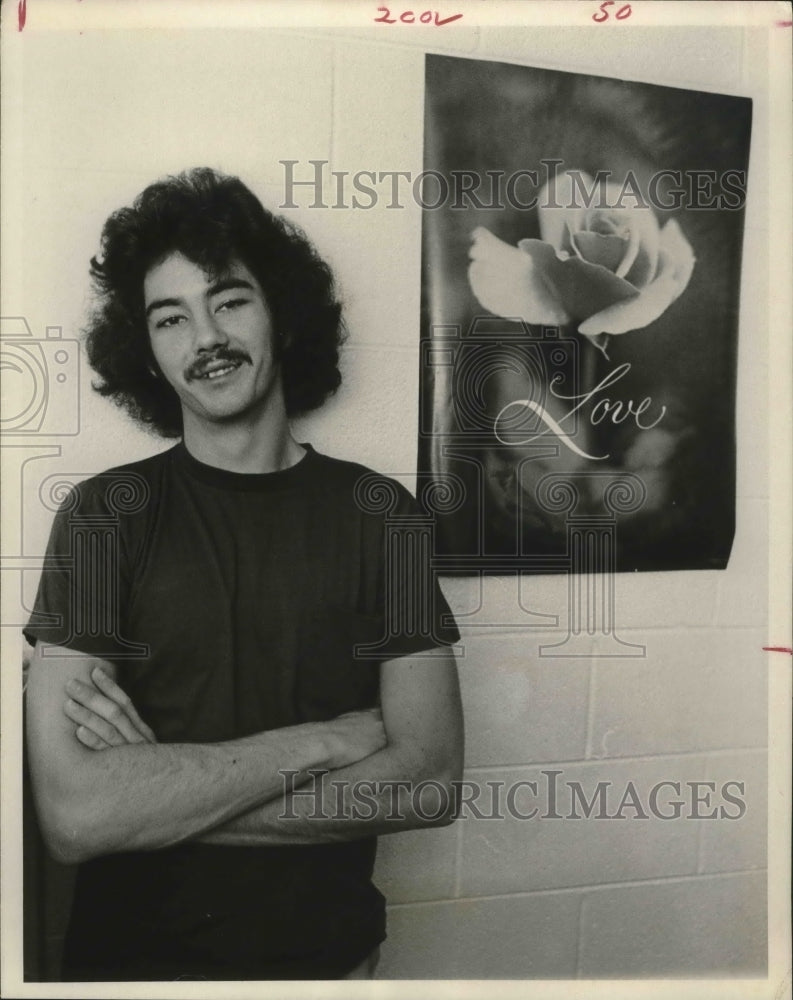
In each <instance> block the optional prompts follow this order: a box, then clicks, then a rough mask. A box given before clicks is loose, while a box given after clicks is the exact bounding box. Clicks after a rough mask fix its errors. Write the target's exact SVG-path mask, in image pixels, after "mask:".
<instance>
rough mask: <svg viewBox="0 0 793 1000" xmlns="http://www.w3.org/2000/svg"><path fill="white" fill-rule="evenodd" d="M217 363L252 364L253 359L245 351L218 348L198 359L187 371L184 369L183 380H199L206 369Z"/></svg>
mask: <svg viewBox="0 0 793 1000" xmlns="http://www.w3.org/2000/svg"><path fill="white" fill-rule="evenodd" d="M218 361H225V362H227V363H228V364H235V365H242V364H249V365H252V364H253V359H252V358H251V356H250V355H249V354H248V353H247V352H246V351H238V350H235V349H234V348H232V347H219V348H218V349H217V350H216V351H213V352H212V353H211V354H206V355H203V356H202V357H200V358H198V359H197V360H196V361H194V362H193V363H192V364H191V365H190V366H189V367H188V368H187V369H185V379H187V380H188V381H189V380H191V379H196V378H201V376H202V375H205V374H206V372H207V369H208V368H210V366H212V365H215V364H217V363H218Z"/></svg>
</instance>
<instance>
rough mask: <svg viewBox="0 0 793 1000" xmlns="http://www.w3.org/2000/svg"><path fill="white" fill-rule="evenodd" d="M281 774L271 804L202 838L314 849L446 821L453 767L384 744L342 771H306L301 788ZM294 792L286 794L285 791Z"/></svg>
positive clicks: (289, 775)
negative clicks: (278, 790)
mask: <svg viewBox="0 0 793 1000" xmlns="http://www.w3.org/2000/svg"><path fill="white" fill-rule="evenodd" d="M294 777H295V776H294V772H293V770H292V769H289V770H287V771H285V772H284V775H283V778H282V784H281V791H282V792H284V793H285V794H283V795H282V796H280V797H279V798H278V799H272V800H270V801H268V802H267V803H265V804H264V805H260V806H257V807H255V808H253V809H251V810H248V811H247V812H245V813H242V814H240V815H239V816H237V817H236V818H234V819H232V820H230V821H228V822H226V823H223V824H222V825H220V826H218V827H216V828H215V829H213V830H210V831H208V832H206V833H202V834H201V835H200V836H199V837H198V838H197V839H199V840H201V841H202V842H204V843H211V844H224V845H230V846H265V845H276V844H292V845H296V844H316V843H332V842H335V841H346V840H358V839H360V838H362V837H372V836H381V835H384V834H388V833H399V832H401V831H404V830H414V829H417V828H419V827H427V826H445V825H447V824H448V823H450V822H451V821H452V819H453V818H454V788H453V780H454V779H455V778H456V777H457V769H456V767H454V766H450V765H449V766H447V765H446V764H445V763H444V764H436V765H435V766H431V765H428V764H427V763H426V762H421V761H420V759H419V754H418V753H412V752H408V753H406V752H404V750H400V749H399V748H395V747H391V746H387V747H385V748H384V749H383V750H380V751H379V752H378V753H375V754H372V755H371V756H370V757H367V758H366V759H365V760H362V761H359V762H358V763H356V764H353V765H351V766H349V767H344V768H340V769H338V770H335V771H330V772H327V773H323V774H316V773H314V774H312V776H311V780H310V781H309V782H307V783H306V784H304V785H303V786H302V787H301V788H298V787H297V783H296V781H294ZM292 789H294V790H292Z"/></svg>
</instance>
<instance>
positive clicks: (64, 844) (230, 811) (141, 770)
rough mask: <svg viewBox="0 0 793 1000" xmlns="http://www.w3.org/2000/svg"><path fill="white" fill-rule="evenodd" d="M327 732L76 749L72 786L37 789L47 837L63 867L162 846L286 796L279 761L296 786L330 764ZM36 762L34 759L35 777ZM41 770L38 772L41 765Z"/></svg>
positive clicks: (50, 783) (296, 730) (46, 784)
mask: <svg viewBox="0 0 793 1000" xmlns="http://www.w3.org/2000/svg"><path fill="white" fill-rule="evenodd" d="M328 736H329V729H328V727H327V725H326V724H315V723H308V724H305V725H298V726H291V727H287V728H284V729H278V730H272V731H270V732H266V733H260V734H257V735H256V736H250V737H246V738H244V739H240V740H234V741H230V742H228V743H219V744H148V743H146V744H135V745H127V746H119V747H112V748H110V749H108V750H106V751H104V752H102V753H95V752H93V751H91V750H88V749H85V748H82V747H79V746H78V745H77V742H76V741H74V752H75V753H76V754H79V756H80V758H81V759H80V761H79V766H78V767H76V768H75V769H74V773H73V777H72V778H71V779H67V780H62V779H63V774H62V773H61V774H60V775H58V778H59V779H61V780H57V781H56V780H54V776H53V775H52V774H49V775H47V774H43V775H42V776H41V780H40V781H39V782H38V783H37V784H38V785H39V788H40V794H39V803H40V810H41V813H42V819H43V822H44V826H45V830H47V828H49V829H48V832H49V833H50V837H49V840H50V843H51V845H52V847H53V850H54V852H55V853H56V854H57V855H58V856H59V857H60V858H61V860H64V861H72V862H75V861H81V860H85V859H86V858H87V857H92V856H94V855H98V854H107V853H113V852H116V851H126V850H146V849H156V848H162V847H167V846H169V845H171V844H174V843H177V842H179V841H182V840H185V839H188V838H190V837H192V836H195V835H196V834H199V833H201V832H202V831H204V830H207V829H209V828H211V827H215V826H217V825H218V824H221V823H224V822H226V821H228V820H230V819H231V818H232V817H234V816H236V815H237V814H239V813H240V812H245V811H248V810H250V809H252V808H253V807H255V806H259V805H261V804H262V803H264V802H266V801H267V800H268V799H271V798H273V797H274V796H278V797H279V798H280V796H281V795H282V793H283V781H282V778H281V776H280V774H279V769H280V768H283V767H284V766H285V764H286V763H288V765H289V766H290V767H292V768H294V769H295V770H296V771H297V772H298V775H297V778H296V780H297V781H298V782H300V781H303V780H305V779H306V777H307V776H308V770H309V769H310V768H313V767H325V766H328V762H329V761H331V760H332V759H333V757H332V754H331V750H330V740H329V739H328ZM37 763H38V762H37V761H36V760H35V759H32V766H33V771H34V779H35V777H36V771H37ZM38 770H41V768H40V767H39V768H38Z"/></svg>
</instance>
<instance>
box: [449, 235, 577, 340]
mask: <svg viewBox="0 0 793 1000" xmlns="http://www.w3.org/2000/svg"><path fill="white" fill-rule="evenodd" d="M472 237H473V243H472V245H471V249H470V252H469V255H470V257H471V265H470V266H469V268H468V280H469V282H470V283H471V289H472V290H473V293H474V295H475V296H476V297H477V299H478V300H479V302H480V304H481V305H483V306H484V307H485V309H489V310H490V312H492V313H495V314H496V316H504V317H506V318H520V319H522V320H523V321H524V322H526V323H538V324H543V325H546V326H559V325H561V324H563V323H567V322H568V321H569V319H570V317H569V316H568V315H567V313H566V312H565V310H564V307H563V306H562V305H561V303H560V302H559V301H558V299H557V298H556V296H555V295H554V294H553V291H552V290H551V289H550V288H549V287H548V285H547V283H546V281H545V278H544V274H545V271H546V269H547V258H548V257H550V259H551V260H554V261H555V260H556V255H555V253H554V251H553V248H552V247H550V246H548V244H542V246H543V247H544V248H545V251H544V253H543V254H537V255H536V257H530V256H529V255H528V254H525V253H523V252H522V251H521V250H519V249H518V248H517V247H513V246H510V245H509V244H508V243H505V242H504V241H503V240H500V239H499V238H498V237H497V236H494V235H493V234H492V233H491V232H490V231H489V230H488V229H485V228H484V227H483V226H478V227H477V228H476V229H475V230H474V231H473V233H472ZM537 242H539V241H537Z"/></svg>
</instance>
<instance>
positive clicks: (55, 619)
mask: <svg viewBox="0 0 793 1000" xmlns="http://www.w3.org/2000/svg"><path fill="white" fill-rule="evenodd" d="M104 492H105V490H104V489H103V488H102V486H101V484H97V483H96V482H94V481H93V480H87V481H86V482H84V483H80V484H78V485H77V486H74V487H72V489H71V490H70V491H69V493H68V495H67V496H66V498H65V500H64V501H63V502H62V504H61V506H60V508H59V509H58V511H57V513H56V515H55V519H54V521H53V525H52V529H51V531H50V537H49V542H48V544H47V551H46V555H45V558H44V564H43V567H42V572H41V579H40V581H39V586H38V591H37V594H36V600H35V604H34V606H33V611H32V612H31V615H30V618H29V620H28V623H27V625H26V626H25V628H24V629H23V632H24V635H25V638H26V639H27V640H28V642H29V643H31V645H35V644H36V642H38V641H42V642H47V643H52V644H53V645H56V646H65V647H67V648H69V649H74V650H77V651H79V652H81V653H87V654H89V655H91V656H97V657H100V658H102V659H108V660H113V659H118V658H123V657H125V655H126V656H128V655H129V653H130V649H131V644H130V643H127V642H125V641H124V639H123V638H122V635H123V622H122V617H121V609H122V608H123V607H124V606H125V596H124V591H125V587H126V581H125V576H126V574H125V569H124V547H123V544H122V539H121V530H120V529H121V524H120V521H119V519H118V517H117V516H114V514H113V511H112V510H111V509H109V508H108V506H107V505H106V503H105V502H104Z"/></svg>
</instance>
